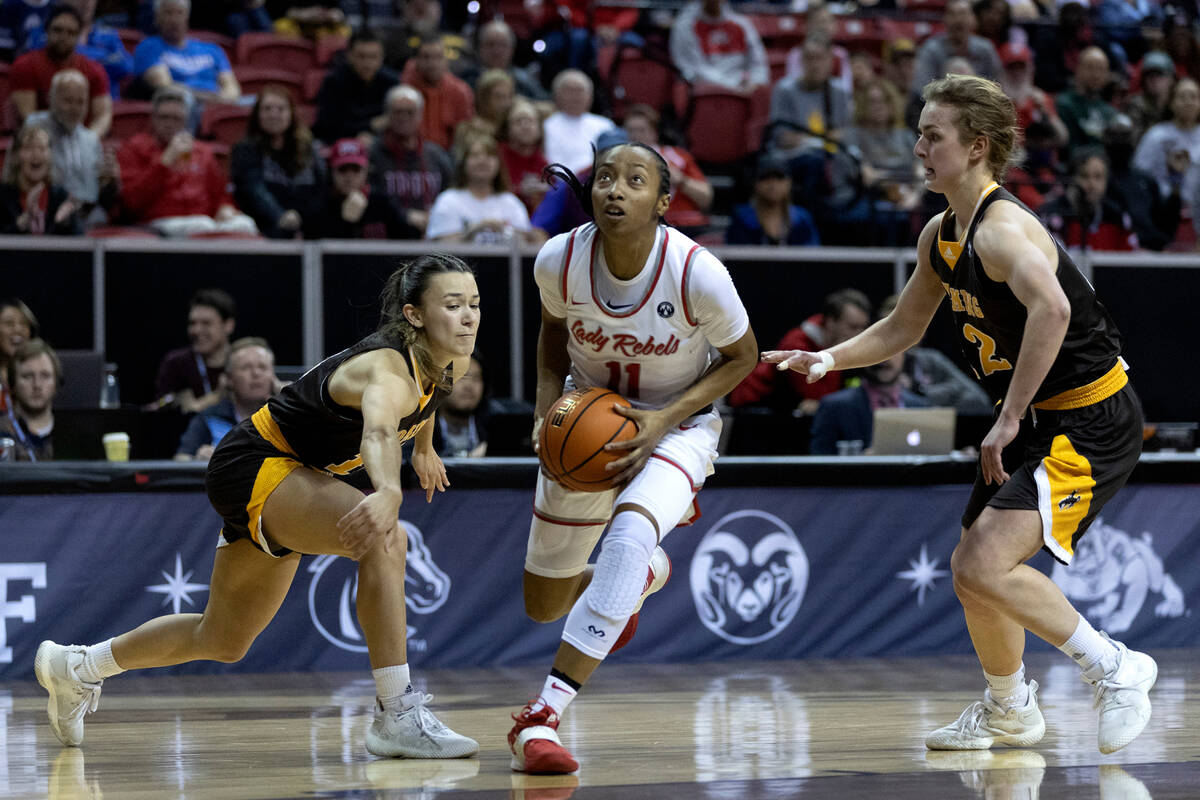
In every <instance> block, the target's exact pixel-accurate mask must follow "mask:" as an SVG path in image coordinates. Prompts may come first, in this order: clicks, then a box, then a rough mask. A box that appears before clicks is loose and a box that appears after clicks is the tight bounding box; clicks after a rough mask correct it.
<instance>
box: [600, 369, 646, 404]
mask: <svg viewBox="0 0 1200 800" xmlns="http://www.w3.org/2000/svg"><path fill="white" fill-rule="evenodd" d="M604 366H606V367H608V388H609V389H610V390H612V391H614V392H616V393H617V394H619V395H622V396H624V397H625V398H626V399H628V400H637V399H638V381H639V379H640V378H641V375H642V365H641V364H635V363H630V364H626V365H625V369H624V372H625V387H624V389H622V387H621V372H622V370H621V362H620V361H606V362H604Z"/></svg>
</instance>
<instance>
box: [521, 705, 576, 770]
mask: <svg viewBox="0 0 1200 800" xmlns="http://www.w3.org/2000/svg"><path fill="white" fill-rule="evenodd" d="M512 716H513V721H514V722H515V723H516V724H514V725H513V727H512V730H511V731H509V732H508V747H509V749H510V750H512V755H513V757H512V768H513V769H515V770H517V771H518V772H527V773H529V774H531V775H565V774H566V773H568V772H574V771H575V770H577V769H579V762H578V761H576V760H575V757H574V756H572V755H571V754H570V752H568V751H567V748H565V747H563V745H562V741H561V740H559V738H558V723H559V716H558V714H555V713H554V709H552V708H550V706H542V707H541V708H539V709H538V710H537V711H532V710H530V706H528V705H527V706H525V707H524V708H523V709H521V713H520V714H513V715H512Z"/></svg>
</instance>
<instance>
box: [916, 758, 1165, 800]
mask: <svg viewBox="0 0 1200 800" xmlns="http://www.w3.org/2000/svg"><path fill="white" fill-rule="evenodd" d="M925 762H926V763H927V764H928V765H929V766H931V767H933V768H934V769H938V770H947V771H953V772H957V773H958V777H959V780H961V781H962V784H963V786H965V787H966V788H968V789H971V790H973V792H974V794H975V796H977V797H983V798H985V799H986V800H1039V798H1040V796H1041V790H1042V784H1043V782H1044V781H1045V780H1046V759H1045V757H1044V756H1043V755H1042V754H1041V753H1038V752H1036V751H1034V750H967V751H947V750H929V751H927V752H926V753H925ZM1092 769H1094V770H1095V772H1091V770H1092ZM1089 773H1091V774H1089ZM1053 775H1054V778H1053V779H1052V780H1051V781H1050V782H1049V784H1048V785H1047V787H1046V789H1047V795H1046V796H1047V798H1054V797H1057V796H1058V793H1059V792H1060V791H1061V790H1062V789H1063V788H1064V784H1066V785H1079V784H1084V785H1086V784H1087V783H1089V782H1091V781H1090V780H1089V779H1091V780H1094V781H1095V786H1096V788H1097V789H1098V790H1099V795H1100V800H1153V796H1152V795H1151V794H1150V790H1149V789H1147V788H1146V784H1144V783H1142V781H1140V780H1138V779H1137V778H1135V777H1134V776H1133V775H1131V774H1129V772H1127V771H1126V770H1125V769H1124V768H1123V767H1121V766H1119V765H1117V764H1101V765H1100V766H1098V767H1094V768H1072V769H1067V770H1064V769H1062V768H1054V769H1053Z"/></svg>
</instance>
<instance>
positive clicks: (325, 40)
mask: <svg viewBox="0 0 1200 800" xmlns="http://www.w3.org/2000/svg"><path fill="white" fill-rule="evenodd" d="M347 41H348V40H347V39H346V37H345V36H340V35H338V34H336V33H327V34H325V35H324V36H322V37H321V38H320V39H317V44H316V48H315V49H314V52H315V55H316V58H317V66H319V67H324V66H328V64H329V62H330V61H332V60H333V56H334V54H335V53H338V52H340V51H342V50H345V49H346V43H347Z"/></svg>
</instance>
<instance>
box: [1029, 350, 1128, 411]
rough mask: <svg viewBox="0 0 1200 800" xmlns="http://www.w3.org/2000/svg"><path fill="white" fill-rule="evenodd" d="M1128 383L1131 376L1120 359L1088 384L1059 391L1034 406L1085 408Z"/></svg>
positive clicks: (1051, 408)
mask: <svg viewBox="0 0 1200 800" xmlns="http://www.w3.org/2000/svg"><path fill="white" fill-rule="evenodd" d="M1127 383H1129V376H1128V375H1126V374H1125V367H1124V365H1123V364H1122V363H1121V361H1120V359H1118V360H1117V363H1116V364H1114V365H1113V368H1112V369H1110V370H1109V371H1108V372H1106V373H1104V375H1102V376H1100V377H1099V378H1097V379H1096V380H1094V381H1092V382H1091V383H1089V384H1087V385H1086V386H1080V387H1079V388H1077V389H1067V390H1066V391H1065V392H1059V393H1058V394H1056V395H1054V396H1053V397H1048V398H1046V399H1045V400H1043V401H1042V402H1040V403H1034V404H1033V407H1034V408H1036V409H1040V410H1042V411H1069V410H1071V409H1073V408H1083V407H1084V406H1090V405H1092V404H1094V403H1099V402H1100V401H1101V400H1104V399H1105V398H1108V397H1112V396H1113V395H1114V394H1116V393H1117V392H1119V391H1121V389H1122V388H1123V387H1124V386H1125V384H1127Z"/></svg>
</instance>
